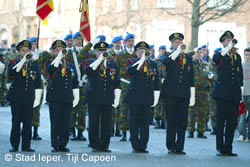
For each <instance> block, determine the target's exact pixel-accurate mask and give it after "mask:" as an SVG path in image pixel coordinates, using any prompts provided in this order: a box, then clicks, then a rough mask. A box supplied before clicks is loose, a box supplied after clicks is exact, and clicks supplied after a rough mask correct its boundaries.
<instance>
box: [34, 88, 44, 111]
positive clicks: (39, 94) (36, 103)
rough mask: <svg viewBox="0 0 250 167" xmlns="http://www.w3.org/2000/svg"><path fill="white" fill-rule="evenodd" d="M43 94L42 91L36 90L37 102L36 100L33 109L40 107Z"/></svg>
mask: <svg viewBox="0 0 250 167" xmlns="http://www.w3.org/2000/svg"><path fill="white" fill-rule="evenodd" d="M42 93H43V90H42V89H35V100H34V104H33V108H36V107H37V106H39V104H40V101H41V97H42Z"/></svg>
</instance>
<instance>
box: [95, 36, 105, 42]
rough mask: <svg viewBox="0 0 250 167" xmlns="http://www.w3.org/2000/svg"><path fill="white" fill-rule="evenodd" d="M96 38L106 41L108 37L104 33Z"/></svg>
mask: <svg viewBox="0 0 250 167" xmlns="http://www.w3.org/2000/svg"><path fill="white" fill-rule="evenodd" d="M96 38H100V40H101V41H106V37H105V36H104V35H98V36H97V37H96Z"/></svg>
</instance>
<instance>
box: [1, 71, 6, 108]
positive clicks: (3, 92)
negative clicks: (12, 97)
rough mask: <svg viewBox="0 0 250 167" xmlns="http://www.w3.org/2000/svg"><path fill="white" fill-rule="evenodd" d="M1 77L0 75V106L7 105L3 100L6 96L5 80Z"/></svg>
mask: <svg viewBox="0 0 250 167" xmlns="http://www.w3.org/2000/svg"><path fill="white" fill-rule="evenodd" d="M2 75H3V74H2ZM2 75H0V104H1V103H7V100H6V98H5V97H6V95H7V87H6V78H5V77H4V76H2Z"/></svg>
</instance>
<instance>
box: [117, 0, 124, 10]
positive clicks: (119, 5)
mask: <svg viewBox="0 0 250 167" xmlns="http://www.w3.org/2000/svg"><path fill="white" fill-rule="evenodd" d="M122 2H123V0H116V12H121V11H122V9H123V4H122Z"/></svg>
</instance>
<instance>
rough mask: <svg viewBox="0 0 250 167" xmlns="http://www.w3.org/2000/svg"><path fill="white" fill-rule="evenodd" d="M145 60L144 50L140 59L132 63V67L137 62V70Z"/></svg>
mask: <svg viewBox="0 0 250 167" xmlns="http://www.w3.org/2000/svg"><path fill="white" fill-rule="evenodd" d="M145 60H146V56H145V52H144V53H143V54H142V56H141V58H140V60H138V61H137V62H136V63H135V64H133V65H132V67H134V66H136V65H137V64H138V66H137V68H136V70H137V71H139V70H140V68H141V66H142V65H143V63H144V61H145Z"/></svg>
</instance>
